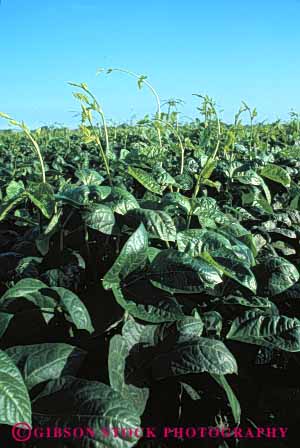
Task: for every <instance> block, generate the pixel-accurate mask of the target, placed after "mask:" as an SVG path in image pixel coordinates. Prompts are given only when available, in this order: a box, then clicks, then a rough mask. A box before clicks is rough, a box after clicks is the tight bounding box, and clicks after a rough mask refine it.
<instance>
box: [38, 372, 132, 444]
mask: <svg viewBox="0 0 300 448" xmlns="http://www.w3.org/2000/svg"><path fill="white" fill-rule="evenodd" d="M33 417H34V424H35V425H36V426H44V425H47V426H51V427H54V426H58V427H69V428H76V427H78V426H80V427H83V428H90V429H91V430H92V431H93V434H91V433H88V432H86V433H85V435H84V436H83V437H82V438H81V439H76V440H74V441H72V444H73V446H74V447H78V448H79V447H80V448H104V447H105V448H130V447H133V446H135V445H136V443H137V442H138V439H137V438H136V437H135V436H134V435H133V436H130V435H129V434H128V432H127V436H124V435H122V433H121V428H126V429H127V431H128V430H129V429H132V432H133V433H134V430H135V429H136V428H140V418H139V416H138V414H137V410H136V409H135V408H134V403H133V402H131V401H129V400H127V399H124V398H123V397H122V396H121V395H120V393H119V392H116V391H115V390H113V389H112V388H111V387H109V386H107V385H106V384H103V383H99V382H97V381H87V380H82V379H77V378H73V377H69V376H66V377H62V378H60V379H58V380H53V381H50V382H49V383H48V384H47V385H46V387H45V388H44V390H43V391H42V392H41V393H40V394H39V395H38V396H37V397H36V398H35V399H34V401H33ZM113 428H117V429H118V430H119V437H115V436H114V433H113Z"/></svg>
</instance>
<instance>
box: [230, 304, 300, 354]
mask: <svg viewBox="0 0 300 448" xmlns="http://www.w3.org/2000/svg"><path fill="white" fill-rule="evenodd" d="M226 337H227V339H232V340H235V341H241V342H247V343H248V344H256V345H261V346H264V347H269V348H276V349H280V350H284V351H288V352H299V351H300V321H299V320H298V319H296V318H290V317H286V316H275V315H267V314H263V313H262V312H261V311H258V310H253V311H252V310H248V311H246V312H245V313H244V314H243V315H242V316H240V317H237V318H236V319H235V320H234V321H233V322H232V324H231V327H230V330H229V332H228V334H227V336H226Z"/></svg>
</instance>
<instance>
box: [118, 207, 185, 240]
mask: <svg viewBox="0 0 300 448" xmlns="http://www.w3.org/2000/svg"><path fill="white" fill-rule="evenodd" d="M126 220H127V222H128V224H129V225H137V224H139V223H141V222H142V223H143V224H144V226H145V228H146V229H147V231H148V232H149V233H150V235H152V236H153V237H154V238H159V239H161V240H163V241H175V240H176V226H175V224H174V221H173V219H172V218H171V216H170V215H168V214H167V213H166V212H163V211H160V210H150V209H145V208H136V209H134V210H130V211H129V212H128V213H127V214H126Z"/></svg>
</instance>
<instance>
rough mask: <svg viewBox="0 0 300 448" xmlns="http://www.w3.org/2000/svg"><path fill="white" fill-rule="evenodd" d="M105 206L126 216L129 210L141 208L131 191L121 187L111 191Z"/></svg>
mask: <svg viewBox="0 0 300 448" xmlns="http://www.w3.org/2000/svg"><path fill="white" fill-rule="evenodd" d="M105 204H106V205H108V206H109V207H110V208H111V209H112V210H113V211H114V212H115V213H119V214H120V215H125V214H126V213H127V212H128V211H129V210H132V209H135V208H139V203H138V202H137V200H136V199H135V197H134V196H133V195H132V194H131V193H129V191H127V190H125V189H124V188H120V187H113V188H112V189H111V193H110V195H109V196H108V197H107V199H106V201H105Z"/></svg>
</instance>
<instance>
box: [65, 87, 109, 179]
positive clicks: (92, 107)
mask: <svg viewBox="0 0 300 448" xmlns="http://www.w3.org/2000/svg"><path fill="white" fill-rule="evenodd" d="M69 84H70V85H71V86H73V87H77V88H78V89H81V90H83V91H84V92H85V93H81V92H75V93H73V96H74V98H76V99H77V100H79V101H80V105H81V118H82V125H81V131H82V132H83V134H84V136H85V138H86V141H94V142H95V143H96V145H97V147H98V149H99V153H100V157H101V158H102V160H103V163H104V167H105V171H106V174H107V177H108V181H109V184H110V185H112V178H111V173H110V168H109V161H108V157H109V156H110V146H109V138H108V127H107V123H106V119H105V115H104V112H103V110H102V107H101V105H100V103H99V102H98V100H97V99H96V97H95V95H94V94H93V93H92V92H91V91H90V89H89V88H88V86H87V84H85V83H80V84H78V83H74V82H69ZM92 112H96V113H97V114H98V115H99V116H100V117H101V121H102V124H103V129H104V136H105V146H106V151H104V149H103V146H102V143H101V136H100V135H99V131H98V130H97V129H96V127H95V126H94V124H93V115H92ZM85 123H88V125H89V127H87V126H85Z"/></svg>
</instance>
